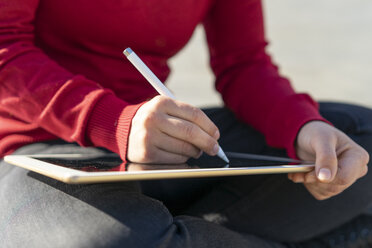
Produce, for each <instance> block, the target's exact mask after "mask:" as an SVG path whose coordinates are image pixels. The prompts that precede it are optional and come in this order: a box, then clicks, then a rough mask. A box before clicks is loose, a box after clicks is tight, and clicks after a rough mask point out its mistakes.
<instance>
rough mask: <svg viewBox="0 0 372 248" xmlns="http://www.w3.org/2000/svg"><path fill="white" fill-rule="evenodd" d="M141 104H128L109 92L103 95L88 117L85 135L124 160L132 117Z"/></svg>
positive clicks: (95, 143)
mask: <svg viewBox="0 0 372 248" xmlns="http://www.w3.org/2000/svg"><path fill="white" fill-rule="evenodd" d="M141 105H142V103H141V104H136V105H129V104H127V103H126V102H124V101H122V100H121V99H119V98H117V97H116V96H114V95H111V94H107V95H105V96H103V97H102V99H100V100H99V101H98V102H97V104H96V105H95V107H94V109H93V111H92V113H91V116H90V119H89V124H88V128H87V135H88V137H89V139H90V141H91V143H92V144H93V145H94V146H99V147H104V148H106V149H109V150H110V151H113V152H115V153H118V154H120V157H121V159H123V161H126V155H127V148H128V138H129V132H130V128H131V123H132V119H133V117H134V115H135V114H136V112H137V110H138V108H139V107H140V106H141Z"/></svg>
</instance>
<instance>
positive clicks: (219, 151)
mask: <svg viewBox="0 0 372 248" xmlns="http://www.w3.org/2000/svg"><path fill="white" fill-rule="evenodd" d="M217 156H218V157H220V158H221V159H222V160H223V161H225V162H226V163H230V161H229V159H228V158H227V156H226V154H225V153H224V152H223V151H222V148H221V147H220V148H219V149H218V153H217Z"/></svg>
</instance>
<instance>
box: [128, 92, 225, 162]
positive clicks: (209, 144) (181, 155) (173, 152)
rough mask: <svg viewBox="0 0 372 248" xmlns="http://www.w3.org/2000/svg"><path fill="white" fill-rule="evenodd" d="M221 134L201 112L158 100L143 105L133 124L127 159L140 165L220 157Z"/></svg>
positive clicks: (167, 100)
mask: <svg viewBox="0 0 372 248" xmlns="http://www.w3.org/2000/svg"><path fill="white" fill-rule="evenodd" d="M219 136H220V134H219V131H218V129H217V127H216V126H215V125H214V124H213V122H212V121H211V120H210V119H209V118H208V117H207V116H206V115H205V114H204V112H203V111H201V110H200V109H198V108H195V107H193V106H191V105H188V104H185V103H182V102H178V101H176V100H173V99H171V98H169V97H165V96H157V97H154V98H153V99H152V100H150V101H149V102H147V103H145V104H144V105H142V106H141V107H140V108H139V109H138V111H137V113H136V115H135V116H134V118H133V120H132V128H131V131H130V134H129V141H128V155H127V157H128V159H129V160H130V161H132V162H138V163H184V162H186V161H187V160H188V159H189V158H190V157H193V158H198V157H199V156H200V155H201V151H204V152H206V153H207V154H209V155H211V156H214V155H216V154H217V153H218V150H219V146H218V143H217V139H218V138H219Z"/></svg>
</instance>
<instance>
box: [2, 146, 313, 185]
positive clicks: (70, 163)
mask: <svg viewBox="0 0 372 248" xmlns="http://www.w3.org/2000/svg"><path fill="white" fill-rule="evenodd" d="M226 155H227V156H228V158H229V159H230V163H229V164H228V165H227V164H226V163H224V162H223V161H222V160H220V159H219V158H217V157H209V156H202V157H201V158H200V159H190V160H189V161H188V162H187V163H186V164H174V165H169V164H168V165H164V164H135V163H127V164H125V163H123V162H122V160H121V159H120V157H119V156H118V155H116V154H101V155H97V154H94V155H93V154H46V155H8V156H5V157H4V160H5V161H6V162H8V163H10V164H13V165H16V166H20V167H22V168H25V169H27V170H31V171H34V172H37V173H40V174H42V175H45V176H48V177H51V178H54V179H56V180H60V181H62V182H65V183H71V184H78V183H103V182H114V181H131V180H153V179H174V178H192V177H219V176H240V175H252V174H274V173H293V172H308V171H311V170H313V169H314V164H312V163H307V162H303V161H298V160H292V159H288V158H281V157H271V156H262V155H254V154H241V153H231V152H230V153H229V152H226Z"/></svg>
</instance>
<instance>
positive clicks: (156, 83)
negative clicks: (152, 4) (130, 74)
mask: <svg viewBox="0 0 372 248" xmlns="http://www.w3.org/2000/svg"><path fill="white" fill-rule="evenodd" d="M123 53H124V55H125V56H126V57H127V58H128V60H129V61H130V62H131V63H132V64H133V65H134V67H136V69H137V70H138V71H139V72H140V73H141V74H142V75H143V76H144V77H145V78H146V79H147V81H148V82H149V83H150V84H151V85H152V87H154V88H155V90H156V91H157V92H159V94H160V95H164V96H167V97H170V98H172V99H176V98H175V97H174V95H173V94H172V93H171V92H170V91H169V90H168V88H167V87H165V86H164V84H163V83H162V82H161V81H160V80H159V78H158V77H157V76H156V75H155V74H154V73H153V72H152V71H151V70H150V68H148V67H147V65H146V64H145V63H143V61H142V60H141V59H140V58H139V57H138V56H137V54H136V53H135V52H133V50H132V49H130V48H129V47H128V48H127V49H125V50H124V52H123ZM217 156H218V157H220V158H221V159H223V160H224V161H225V162H226V163H229V159H228V158H227V157H226V155H225V153H224V152H223V150H222V148H221V147H220V146H218V153H217Z"/></svg>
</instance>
